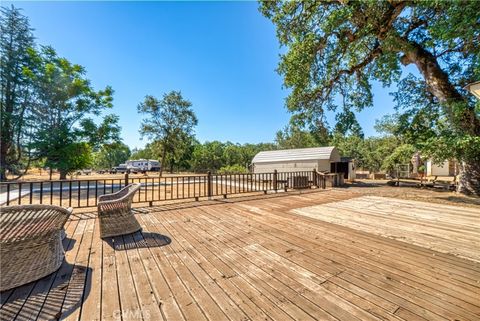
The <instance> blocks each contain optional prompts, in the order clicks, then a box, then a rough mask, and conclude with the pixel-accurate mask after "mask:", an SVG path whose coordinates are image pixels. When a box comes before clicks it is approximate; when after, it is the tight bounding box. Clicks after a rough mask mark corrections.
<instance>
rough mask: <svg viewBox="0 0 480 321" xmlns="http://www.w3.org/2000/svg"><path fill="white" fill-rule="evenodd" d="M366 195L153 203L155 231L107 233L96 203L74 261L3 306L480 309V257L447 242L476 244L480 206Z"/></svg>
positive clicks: (424, 312) (127, 310) (75, 235)
mask: <svg viewBox="0 0 480 321" xmlns="http://www.w3.org/2000/svg"><path fill="white" fill-rule="evenodd" d="M354 196H355V195H353V194H352V193H349V192H347V191H324V192H314V193H302V194H296V195H287V194H284V195H281V196H280V195H279V196H274V195H270V196H263V197H244V198H241V199H240V198H239V199H235V200H233V199H228V200H222V201H205V202H196V203H194V202H192V203H184V204H171V205H168V206H163V207H162V206H158V207H154V208H142V209H138V210H137V218H138V220H139V222H140V224H141V225H142V227H143V231H142V232H137V233H134V234H131V235H125V236H120V237H115V238H114V239H113V240H109V241H103V240H101V239H99V226H98V220H97V219H96V217H95V215H92V213H90V214H88V213H85V214H80V215H74V216H73V217H72V219H71V220H70V221H69V222H68V223H67V226H66V231H67V235H68V237H67V238H66V239H65V242H64V245H65V247H66V248H67V249H68V250H67V252H66V262H65V263H64V264H63V265H62V267H61V269H60V270H59V271H58V272H56V273H54V274H52V275H50V276H48V277H46V278H43V279H41V280H39V281H37V282H34V283H31V284H27V285H25V286H22V287H19V288H17V289H14V290H12V291H6V292H4V293H1V302H0V303H1V307H0V319H1V320H35V319H38V320H49V319H62V320H211V321H217V320H232V321H233V320H239V321H240V320H349V321H350V320H372V321H374V320H393V321H400V320H455V319H458V320H478V319H479V318H480V263H479V262H476V261H475V260H467V259H464V258H460V257H458V256H456V255H452V254H449V253H456V252H453V251H452V250H451V248H454V249H456V250H458V251H461V252H462V253H463V255H464V256H467V255H465V253H470V256H469V257H472V256H471V254H472V253H473V254H475V253H474V252H476V251H478V244H479V243H478V242H479V239H480V233H479V232H478V227H479V224H480V222H479V218H480V216H479V215H478V213H477V212H478V211H476V210H475V209H473V210H472V209H463V208H461V207H455V206H443V205H442V206H439V207H434V208H435V210H436V212H435V213H432V211H431V208H432V207H429V206H427V205H425V203H420V202H410V201H405V200H396V199H393V200H392V201H391V202H392V203H388V202H390V200H389V201H388V202H386V203H385V200H383V201H382V198H377V197H369V198H353V197H354ZM372 204H373V205H372ZM319 213H320V214H319ZM439 213H440V214H439ZM421 233H424V234H421ZM426 234H428V235H426ZM433 245H435V246H433ZM430 247H434V248H436V249H438V250H441V251H443V253H442V252H439V251H436V250H435V249H431V248H430ZM457 254H458V253H457Z"/></svg>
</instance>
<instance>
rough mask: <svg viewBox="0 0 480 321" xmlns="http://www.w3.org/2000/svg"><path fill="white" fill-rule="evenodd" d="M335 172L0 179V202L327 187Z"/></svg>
mask: <svg viewBox="0 0 480 321" xmlns="http://www.w3.org/2000/svg"><path fill="white" fill-rule="evenodd" d="M340 176H341V175H338V174H322V173H318V172H317V171H315V170H314V171H299V172H277V171H274V172H272V173H261V174H252V173H250V174H211V173H210V172H209V173H207V175H189V176H171V177H135V178H133V177H129V175H128V174H125V176H124V177H123V178H111V179H85V180H69V181H66V180H65V181H62V180H57V181H36V182H2V183H0V191H1V192H0V205H14V204H53V205H59V206H68V207H75V208H82V207H91V206H96V205H97V199H98V197H99V196H100V195H103V194H108V193H113V192H116V191H118V190H120V189H122V188H123V187H125V186H126V185H128V184H131V183H140V184H141V188H140V190H139V191H138V192H137V194H136V195H135V197H134V200H133V202H135V203H149V204H150V205H152V203H153V202H161V201H169V200H182V199H195V200H199V199H200V198H211V197H218V196H223V197H227V195H234V194H244V193H255V192H263V193H267V192H269V191H270V192H271V191H273V192H277V191H287V190H288V189H297V188H311V187H319V188H325V187H326V186H327V185H330V186H337V185H339V184H341V182H340V179H341V178H340Z"/></svg>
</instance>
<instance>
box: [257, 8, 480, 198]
mask: <svg viewBox="0 0 480 321" xmlns="http://www.w3.org/2000/svg"><path fill="white" fill-rule="evenodd" d="M260 10H261V12H262V13H263V14H264V15H265V16H266V17H268V18H269V19H271V20H272V22H273V23H274V24H275V25H276V27H277V33H278V38H279V40H280V43H281V44H282V45H284V46H286V48H287V49H288V50H287V52H286V53H285V54H283V55H282V56H281V62H280V65H279V68H278V71H279V72H280V74H282V75H283V76H284V83H285V86H286V87H287V88H290V89H291V94H290V96H289V97H288V99H287V107H288V108H289V110H290V111H292V112H293V113H294V114H295V117H296V119H300V120H301V121H302V122H304V123H306V124H311V125H313V126H315V124H317V123H321V122H323V120H324V112H325V110H328V109H329V110H337V111H338V114H339V115H340V117H337V119H338V120H340V121H342V122H344V123H347V124H348V123H352V124H353V123H355V121H354V119H353V118H354V117H355V114H354V113H352V111H358V110H361V109H362V108H365V107H368V106H371V105H372V102H373V94H372V87H371V84H372V81H379V82H381V83H382V84H383V85H387V86H388V85H390V84H392V83H393V82H395V83H398V92H397V93H396V94H395V101H396V102H397V105H398V108H399V112H400V113H401V114H403V115H405V116H404V120H406V122H405V124H406V126H403V127H404V129H408V130H410V131H412V130H415V129H416V128H417V127H412V125H413V124H415V125H416V126H417V125H418V130H425V131H424V133H422V135H419V136H420V137H421V141H419V140H417V141H414V142H413V143H414V145H415V146H417V147H419V148H420V149H422V151H423V152H424V153H425V154H427V155H431V156H432V157H434V158H438V159H440V158H441V157H455V158H456V159H458V160H459V161H460V162H461V178H460V181H461V184H460V185H459V189H460V191H462V192H467V193H475V194H480V117H479V114H480V108H479V106H480V105H479V103H478V102H475V100H474V98H473V97H472V96H471V95H470V94H469V93H468V92H467V91H466V90H465V89H464V87H465V86H466V85H467V84H468V83H470V82H473V81H476V80H479V79H480V62H479V60H480V2H478V1H459V0H458V1H439V0H430V1H428V0H421V1H396V0H390V1H387V0H383V1H348V0H338V1H335V0H331V1H302V2H297V1H288V2H283V1H268V2H267V1H266V2H262V3H261V5H260ZM407 65H413V66H415V67H416V69H417V70H418V73H417V75H408V76H407V77H405V78H404V79H402V78H401V77H402V70H403V66H407ZM339 105H340V106H339ZM429 115H436V116H435V117H433V119H432V117H429ZM419 117H420V118H419ZM422 117H423V118H422ZM428 121H429V122H431V123H430V125H429V126H425V123H426V122H428ZM406 127H409V128H406ZM427 129H428V130H427Z"/></svg>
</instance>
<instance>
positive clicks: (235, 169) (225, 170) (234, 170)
mask: <svg viewBox="0 0 480 321" xmlns="http://www.w3.org/2000/svg"><path fill="white" fill-rule="evenodd" d="M245 173H248V170H247V169H246V168H245V167H244V166H242V165H238V164H235V165H230V166H223V167H222V168H220V169H219V170H218V174H245Z"/></svg>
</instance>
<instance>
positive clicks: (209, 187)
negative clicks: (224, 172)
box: [207, 171, 212, 199]
mask: <svg viewBox="0 0 480 321" xmlns="http://www.w3.org/2000/svg"><path fill="white" fill-rule="evenodd" d="M207 195H208V198H209V199H210V198H211V197H212V173H211V172H210V171H208V172H207Z"/></svg>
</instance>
